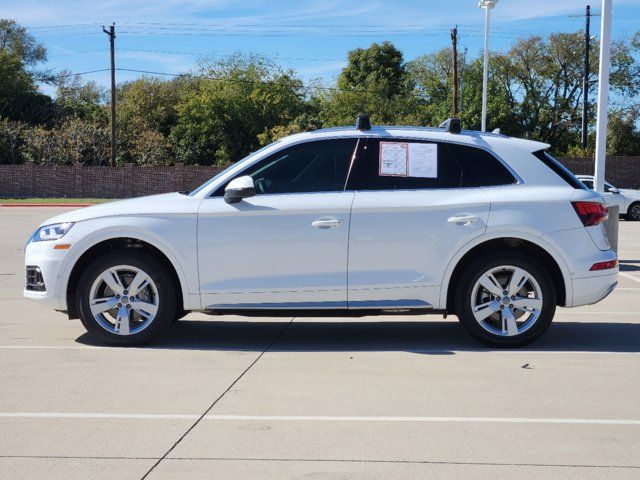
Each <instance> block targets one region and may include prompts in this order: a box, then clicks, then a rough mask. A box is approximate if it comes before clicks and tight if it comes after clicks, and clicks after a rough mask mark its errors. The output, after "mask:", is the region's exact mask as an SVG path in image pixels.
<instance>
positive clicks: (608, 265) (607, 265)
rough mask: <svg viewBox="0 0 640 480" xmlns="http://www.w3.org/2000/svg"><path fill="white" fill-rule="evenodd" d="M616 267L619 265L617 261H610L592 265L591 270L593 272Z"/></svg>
mask: <svg viewBox="0 0 640 480" xmlns="http://www.w3.org/2000/svg"><path fill="white" fill-rule="evenodd" d="M616 265H618V260H617V259H616V260H609V261H608V262H598V263H594V264H593V265H591V268H590V269H589V270H591V271H592V272H593V271H595V270H609V269H610V268H616Z"/></svg>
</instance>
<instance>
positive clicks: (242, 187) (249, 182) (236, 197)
mask: <svg viewBox="0 0 640 480" xmlns="http://www.w3.org/2000/svg"><path fill="white" fill-rule="evenodd" d="M255 194H256V187H255V185H254V184H253V178H251V177H250V176H248V175H244V176H242V177H238V178H234V179H233V180H231V181H230V182H229V185H227V188H225V189H224V201H225V202H227V203H238V202H239V201H240V200H242V199H243V198H249V197H253V196H254V195H255Z"/></svg>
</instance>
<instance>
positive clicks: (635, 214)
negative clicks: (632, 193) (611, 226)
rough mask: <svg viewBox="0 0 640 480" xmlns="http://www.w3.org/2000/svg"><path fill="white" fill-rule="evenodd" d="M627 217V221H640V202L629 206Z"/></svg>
mask: <svg viewBox="0 0 640 480" xmlns="http://www.w3.org/2000/svg"><path fill="white" fill-rule="evenodd" d="M626 216H627V220H631V221H634V222H637V221H640V202H634V203H632V204H631V205H629V208H628V210H627V215H626Z"/></svg>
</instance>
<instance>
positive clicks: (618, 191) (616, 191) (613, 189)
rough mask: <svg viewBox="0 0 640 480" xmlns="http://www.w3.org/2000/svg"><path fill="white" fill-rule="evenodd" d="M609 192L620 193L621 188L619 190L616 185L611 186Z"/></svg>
mask: <svg viewBox="0 0 640 480" xmlns="http://www.w3.org/2000/svg"><path fill="white" fill-rule="evenodd" d="M609 192H611V193H620V190H618V189H617V188H616V187H609Z"/></svg>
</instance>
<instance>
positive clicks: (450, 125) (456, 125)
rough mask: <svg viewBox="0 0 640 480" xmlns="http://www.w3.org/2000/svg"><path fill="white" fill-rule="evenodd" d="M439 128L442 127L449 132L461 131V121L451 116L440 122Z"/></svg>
mask: <svg viewBox="0 0 640 480" xmlns="http://www.w3.org/2000/svg"><path fill="white" fill-rule="evenodd" d="M440 128H444V129H445V130H446V131H447V132H449V133H460V132H462V123H461V122H460V119H459V118H458V117H451V118H447V119H446V120H445V121H444V122H442V123H441V124H440Z"/></svg>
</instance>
